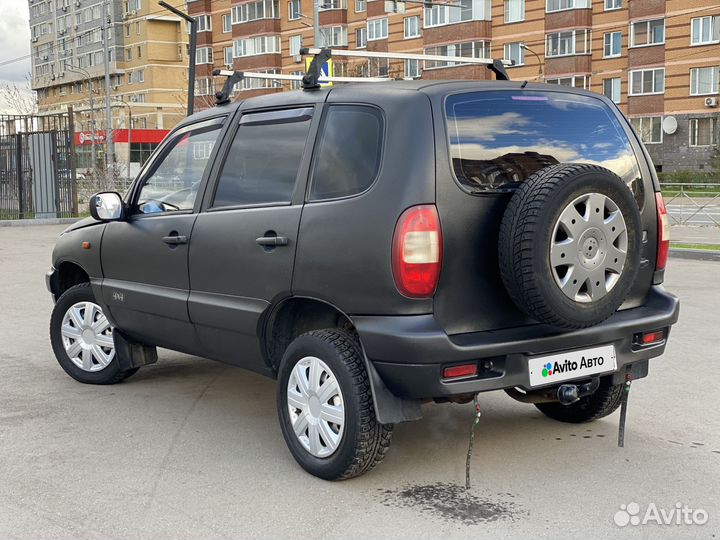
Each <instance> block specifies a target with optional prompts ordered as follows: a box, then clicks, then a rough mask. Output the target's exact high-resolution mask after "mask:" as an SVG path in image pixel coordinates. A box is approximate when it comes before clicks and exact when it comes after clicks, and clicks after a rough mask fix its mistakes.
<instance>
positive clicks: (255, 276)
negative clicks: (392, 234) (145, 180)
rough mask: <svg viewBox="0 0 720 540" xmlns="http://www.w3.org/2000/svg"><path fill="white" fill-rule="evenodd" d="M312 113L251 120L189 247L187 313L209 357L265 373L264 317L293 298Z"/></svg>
mask: <svg viewBox="0 0 720 540" xmlns="http://www.w3.org/2000/svg"><path fill="white" fill-rule="evenodd" d="M314 112H315V110H314V107H311V106H305V107H298V108H293V109H285V110H280V111H263V112H246V113H243V114H242V116H241V117H240V119H239V121H238V122H237V127H236V130H235V133H234V136H233V138H232V143H231V144H230V145H229V147H228V148H227V150H226V152H225V156H224V160H223V161H222V163H221V164H220V165H218V167H217V170H218V173H217V175H215V174H213V176H214V177H216V182H215V184H214V185H211V186H209V187H208V190H207V191H206V203H205V206H206V208H205V209H204V210H203V212H201V213H200V215H199V216H198V219H197V222H196V223H195V228H194V230H193V242H192V244H191V245H190V289H191V290H190V298H189V301H188V311H189V314H190V320H191V321H192V322H193V323H194V324H195V328H196V331H197V333H198V336H199V339H200V342H201V344H202V346H203V348H204V350H205V354H206V355H207V356H209V357H211V358H215V359H218V360H222V361H225V362H229V363H233V364H236V365H240V366H242V367H246V368H249V369H253V370H256V371H260V372H266V367H265V363H264V362H263V360H262V355H261V350H260V346H259V340H258V335H259V324H260V317H261V316H262V314H263V313H264V312H265V310H266V309H267V308H268V306H270V304H271V302H272V301H273V300H275V299H278V298H282V297H283V296H287V295H289V294H290V285H291V282H292V271H293V264H294V259H295V248H296V245H297V232H298V227H299V223H300V214H301V212H302V202H303V198H304V189H305V179H306V178H307V169H308V164H309V161H310V156H309V154H310V152H309V150H308V149H306V146H308V147H309V146H310V145H308V144H307V141H308V140H311V139H312V137H313V135H312V132H313V131H314V130H315V129H316V122H315V119H314V117H315V115H314Z"/></svg>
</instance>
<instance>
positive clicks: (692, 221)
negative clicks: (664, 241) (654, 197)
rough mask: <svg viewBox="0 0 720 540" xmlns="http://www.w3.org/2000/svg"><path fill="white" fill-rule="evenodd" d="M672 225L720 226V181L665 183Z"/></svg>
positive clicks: (667, 205)
mask: <svg viewBox="0 0 720 540" xmlns="http://www.w3.org/2000/svg"><path fill="white" fill-rule="evenodd" d="M661 187H662V191H663V198H664V199H665V206H666V207H667V210H668V215H669V217H670V224H671V225H699V226H703V225H704V226H715V227H720V183H663V184H662V185H661Z"/></svg>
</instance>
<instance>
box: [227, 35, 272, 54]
mask: <svg viewBox="0 0 720 540" xmlns="http://www.w3.org/2000/svg"><path fill="white" fill-rule="evenodd" d="M233 46H234V47H235V56H236V57H239V56H255V55H258V54H275V53H279V52H280V37H279V36H256V37H253V38H247V39H238V40H235V41H234V42H233Z"/></svg>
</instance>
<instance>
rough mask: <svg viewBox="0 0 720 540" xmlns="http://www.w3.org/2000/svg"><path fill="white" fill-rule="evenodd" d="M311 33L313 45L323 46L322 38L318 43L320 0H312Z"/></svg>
mask: <svg viewBox="0 0 720 540" xmlns="http://www.w3.org/2000/svg"><path fill="white" fill-rule="evenodd" d="M313 34H314V37H313V39H314V41H315V47H318V48H319V47H325V40H324V39H323V40H322V41H323V42H322V43H320V36H321V32H320V0H313Z"/></svg>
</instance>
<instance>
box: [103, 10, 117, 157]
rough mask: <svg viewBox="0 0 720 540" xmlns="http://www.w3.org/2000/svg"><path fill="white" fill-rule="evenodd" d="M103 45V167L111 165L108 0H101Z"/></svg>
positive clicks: (109, 20)
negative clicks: (103, 21) (103, 22)
mask: <svg viewBox="0 0 720 540" xmlns="http://www.w3.org/2000/svg"><path fill="white" fill-rule="evenodd" d="M103 11H104V12H105V13H104V14H103V18H104V20H105V24H103V27H102V28H103V46H104V49H105V54H104V56H105V147H106V150H105V169H106V170H107V169H109V168H110V167H112V166H113V161H114V159H113V155H114V150H113V136H112V109H111V107H110V45H109V43H108V42H109V41H110V40H109V37H108V33H109V32H111V31H112V26H111V24H110V22H111V15H110V3H109V0H105V1H104V2H103Z"/></svg>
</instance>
